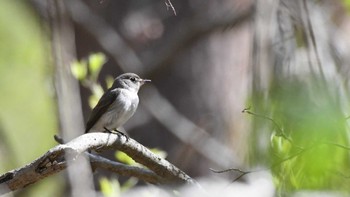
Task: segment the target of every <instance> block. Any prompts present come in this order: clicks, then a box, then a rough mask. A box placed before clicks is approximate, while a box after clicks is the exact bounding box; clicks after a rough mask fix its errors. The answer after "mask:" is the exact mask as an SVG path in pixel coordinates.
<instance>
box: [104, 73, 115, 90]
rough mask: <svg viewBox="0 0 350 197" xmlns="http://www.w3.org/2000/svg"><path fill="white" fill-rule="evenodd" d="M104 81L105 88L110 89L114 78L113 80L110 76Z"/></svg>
mask: <svg viewBox="0 0 350 197" xmlns="http://www.w3.org/2000/svg"><path fill="white" fill-rule="evenodd" d="M105 81H106V85H107V87H108V88H110V87H112V85H113V82H114V78H113V77H112V76H110V75H108V76H107V77H106V80H105Z"/></svg>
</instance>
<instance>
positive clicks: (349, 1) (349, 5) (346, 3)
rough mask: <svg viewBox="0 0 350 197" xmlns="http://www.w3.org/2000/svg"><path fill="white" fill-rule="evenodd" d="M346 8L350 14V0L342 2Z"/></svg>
mask: <svg viewBox="0 0 350 197" xmlns="http://www.w3.org/2000/svg"><path fill="white" fill-rule="evenodd" d="M342 2H343V4H344V6H345V8H346V9H347V11H348V12H350V0H342Z"/></svg>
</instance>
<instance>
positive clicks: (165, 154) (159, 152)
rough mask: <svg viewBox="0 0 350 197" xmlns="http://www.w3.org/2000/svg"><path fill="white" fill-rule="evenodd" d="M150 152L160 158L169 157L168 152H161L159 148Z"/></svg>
mask: <svg viewBox="0 0 350 197" xmlns="http://www.w3.org/2000/svg"><path fill="white" fill-rule="evenodd" d="M150 151H152V153H154V154H156V155H158V156H159V157H161V158H163V159H165V158H166V156H168V154H167V152H165V151H164V150H161V149H159V148H151V149H150Z"/></svg>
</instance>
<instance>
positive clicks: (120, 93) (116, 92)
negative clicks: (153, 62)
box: [85, 73, 151, 135]
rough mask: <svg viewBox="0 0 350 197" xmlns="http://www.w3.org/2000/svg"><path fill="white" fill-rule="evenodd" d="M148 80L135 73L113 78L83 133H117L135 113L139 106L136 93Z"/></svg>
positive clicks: (93, 110)
mask: <svg viewBox="0 0 350 197" xmlns="http://www.w3.org/2000/svg"><path fill="white" fill-rule="evenodd" d="M150 81H151V80H149V79H141V78H140V77H139V76H138V75H137V74H135V73H124V74H121V75H119V76H118V77H117V78H115V80H114V82H113V85H112V87H110V88H109V89H108V90H107V91H106V92H105V93H104V94H103V95H102V97H101V98H100V100H99V101H98V103H97V105H96V106H95V107H94V108H93V109H92V112H91V114H90V116H89V118H88V121H87V123H86V129H85V133H90V132H110V133H114V131H115V132H118V133H120V134H122V135H125V134H124V133H122V132H120V131H119V130H118V128H119V127H121V126H122V125H124V123H126V122H127V121H128V120H129V119H130V118H131V117H132V116H133V115H134V113H135V111H136V109H137V106H138V104H139V97H138V94H137V93H138V91H139V89H140V87H141V86H142V85H143V84H145V83H146V82H150Z"/></svg>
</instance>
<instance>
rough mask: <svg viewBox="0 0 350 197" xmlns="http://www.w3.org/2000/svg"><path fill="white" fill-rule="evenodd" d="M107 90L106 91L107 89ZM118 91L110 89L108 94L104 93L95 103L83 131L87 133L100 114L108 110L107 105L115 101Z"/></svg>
mask: <svg viewBox="0 0 350 197" xmlns="http://www.w3.org/2000/svg"><path fill="white" fill-rule="evenodd" d="M107 92H108V91H107ZM119 94H120V91H110V93H109V94H106V93H105V94H104V95H103V96H102V97H101V98H100V100H99V101H98V103H97V105H96V106H95V107H94V109H92V112H91V114H90V117H89V119H88V121H87V123H86V129H85V133H87V132H88V131H89V130H90V129H91V128H92V127H93V126H94V125H95V123H96V122H97V121H98V120H99V119H100V118H101V116H102V115H103V114H104V113H105V112H106V111H107V110H108V108H109V106H110V105H111V104H112V103H113V102H114V101H115V99H116V98H117V96H118V95H119Z"/></svg>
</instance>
